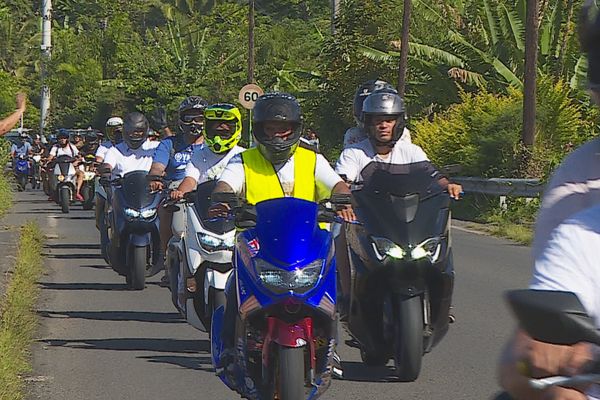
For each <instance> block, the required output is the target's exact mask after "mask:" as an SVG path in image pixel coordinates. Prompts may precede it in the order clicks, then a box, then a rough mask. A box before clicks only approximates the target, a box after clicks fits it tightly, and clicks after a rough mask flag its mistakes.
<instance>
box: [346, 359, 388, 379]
mask: <svg viewBox="0 0 600 400" xmlns="http://www.w3.org/2000/svg"><path fill="white" fill-rule="evenodd" d="M342 367H343V369H344V380H345V381H354V382H390V383H391V382H394V383H395V382H399V380H398V378H397V377H396V376H395V375H394V368H393V367H391V366H379V367H375V366H368V365H365V364H363V363H361V362H353V361H348V362H345V361H343V362H342Z"/></svg>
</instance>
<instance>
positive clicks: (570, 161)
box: [533, 138, 600, 257]
mask: <svg viewBox="0 0 600 400" xmlns="http://www.w3.org/2000/svg"><path fill="white" fill-rule="evenodd" d="M596 204H600V138H597V139H594V140H591V141H589V142H588V143H586V144H584V145H583V146H581V147H579V148H578V149H577V150H575V151H574V152H573V153H571V154H570V155H569V156H568V157H567V158H566V159H565V160H564V161H563V163H562V164H561V165H560V166H559V167H558V169H556V171H554V174H553V175H552V179H551V180H550V183H548V186H547V187H546V189H545V191H544V197H543V198H542V206H541V208H540V211H539V214H538V216H537V220H536V226H535V235H534V241H533V256H534V257H537V256H538V254H539V253H540V252H541V251H542V250H543V249H544V247H545V246H546V243H547V241H548V239H549V238H550V234H551V232H552V230H553V229H554V228H556V227H557V226H558V225H559V224H560V223H561V222H563V221H564V220H565V219H567V218H568V217H570V216H571V215H573V214H575V213H578V212H579V211H582V210H585V209H586V208H589V207H592V206H594V205H596Z"/></svg>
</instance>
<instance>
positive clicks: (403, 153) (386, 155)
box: [335, 88, 462, 318]
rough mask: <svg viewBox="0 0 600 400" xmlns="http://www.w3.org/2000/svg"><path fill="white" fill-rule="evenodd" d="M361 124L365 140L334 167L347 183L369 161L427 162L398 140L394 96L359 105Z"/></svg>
mask: <svg viewBox="0 0 600 400" xmlns="http://www.w3.org/2000/svg"><path fill="white" fill-rule="evenodd" d="M361 121H362V122H363V124H364V125H363V129H364V131H365V132H366V133H367V139H365V140H363V141H361V142H359V143H355V144H352V145H350V146H348V147H347V148H345V149H344V150H343V151H342V154H341V155H340V158H339V160H338V161H337V164H336V167H335V170H336V172H337V173H338V174H340V176H342V177H343V178H344V179H345V180H346V181H347V182H349V183H355V182H361V181H362V177H361V172H362V170H363V168H365V167H366V166H367V165H368V164H370V163H372V162H381V163H390V164H411V163H415V162H420V161H427V160H428V159H427V155H426V154H425V152H424V151H423V150H422V149H421V148H420V147H419V146H417V145H415V144H412V143H410V142H406V141H402V140H401V138H402V136H404V134H406V132H407V131H406V130H405V123H406V120H405V108H404V101H403V100H402V98H401V97H400V96H399V95H398V94H397V93H395V92H393V91H390V90H388V89H385V88H384V89H382V90H377V91H375V92H373V93H372V94H370V95H369V96H368V97H367V98H366V99H365V100H364V102H363V110H362V117H361ZM440 179H441V182H440V183H442V184H443V186H445V187H447V190H448V192H449V193H450V196H451V197H453V198H455V199H458V198H460V194H461V192H462V187H461V186H460V185H456V184H452V183H450V182H448V180H447V179H446V178H444V177H441V178H440ZM336 245H337V246H338V248H346V243H345V236H344V235H343V234H342V235H340V236H339V237H338V239H337V242H336ZM337 261H338V271H339V275H340V283H341V285H340V286H341V289H342V290H341V292H342V293H341V296H340V298H339V299H340V304H339V306H340V313H341V314H342V318H345V317H346V315H347V313H348V307H349V304H348V302H349V299H350V276H351V270H350V267H349V265H350V263H349V260H348V259H347V258H346V257H345V256H344V255H342V254H341V253H340V254H338V259H337Z"/></svg>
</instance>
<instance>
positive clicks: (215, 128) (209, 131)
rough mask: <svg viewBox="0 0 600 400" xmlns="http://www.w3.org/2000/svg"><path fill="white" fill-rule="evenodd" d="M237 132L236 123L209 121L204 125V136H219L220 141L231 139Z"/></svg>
mask: <svg viewBox="0 0 600 400" xmlns="http://www.w3.org/2000/svg"><path fill="white" fill-rule="evenodd" d="M236 131H237V122H236V121H227V120H211V121H208V124H207V125H206V136H207V137H209V138H214V137H217V136H219V137H220V138H222V139H226V138H230V137H232V136H233V135H234V134H235V133H236Z"/></svg>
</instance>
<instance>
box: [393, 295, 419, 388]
mask: <svg viewBox="0 0 600 400" xmlns="http://www.w3.org/2000/svg"><path fill="white" fill-rule="evenodd" d="M395 311H396V312H395V318H394V364H395V366H396V375H397V376H398V378H399V379H400V380H401V381H403V382H412V381H414V380H416V379H417V378H418V377H419V373H420V372H421V360H422V358H423V310H422V305H421V298H420V297H418V296H417V297H411V298H409V299H406V300H401V301H399V302H398V304H397V307H396V310H395Z"/></svg>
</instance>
